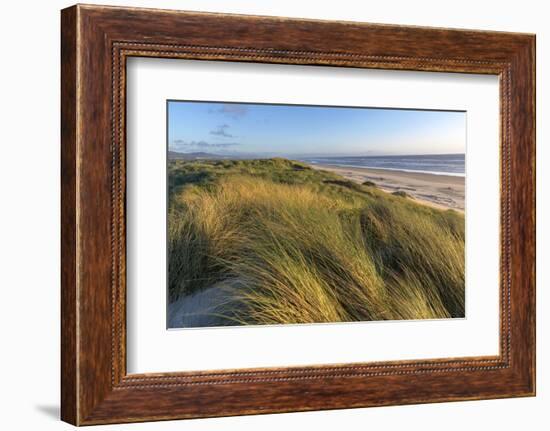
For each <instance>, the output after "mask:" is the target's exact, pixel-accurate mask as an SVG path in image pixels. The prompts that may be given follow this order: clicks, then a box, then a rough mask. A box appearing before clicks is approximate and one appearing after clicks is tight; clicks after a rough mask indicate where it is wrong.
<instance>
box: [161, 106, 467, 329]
mask: <svg viewBox="0 0 550 431" xmlns="http://www.w3.org/2000/svg"><path fill="white" fill-rule="evenodd" d="M167 129H168V130H167V151H168V154H167V176H168V178H167V200H168V203H167V205H168V210H167V213H168V216H167V253H168V274H167V307H168V310H167V311H168V312H167V316H168V318H167V325H168V328H193V327H195V328H197V327H220V326H236V325H284V324H314V323H336V322H361V321H380V320H418V319H450V318H463V317H465V256H464V249H465V219H464V218H465V214H464V202H465V151H466V112H464V111H444V110H420V109H397V108H395V109H394V108H392V109H389V108H371V107H340V106H310V105H284V104H263V103H262V104H259V103H234V102H231V103H226V102H209V101H178V100H170V101H168V102H167Z"/></svg>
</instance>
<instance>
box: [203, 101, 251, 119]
mask: <svg viewBox="0 0 550 431" xmlns="http://www.w3.org/2000/svg"><path fill="white" fill-rule="evenodd" d="M209 112H210V113H211V114H214V113H218V114H223V115H226V116H228V117H231V118H234V119H238V118H241V117H244V116H245V115H246V114H247V113H248V107H247V106H246V105H240V104H238V103H224V104H223V105H222V106H221V107H220V108H218V109H211V110H210V111H209Z"/></svg>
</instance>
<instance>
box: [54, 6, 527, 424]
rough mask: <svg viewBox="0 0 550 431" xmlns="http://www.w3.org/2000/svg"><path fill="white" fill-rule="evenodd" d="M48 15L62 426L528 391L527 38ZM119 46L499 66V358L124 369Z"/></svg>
mask: <svg viewBox="0 0 550 431" xmlns="http://www.w3.org/2000/svg"><path fill="white" fill-rule="evenodd" d="M61 17H62V20H61V21H62V23H61V24H62V26H61V49H62V62H61V73H62V81H61V82H62V93H61V107H62V109H61V120H62V134H61V135H62V136H61V141H62V142H61V164H62V181H61V191H62V197H61V201H62V202H61V205H62V238H61V240H62V241H61V245H62V247H61V253H62V286H61V292H62V295H61V296H62V298H61V302H62V304H61V305H62V316H61V317H62V325H61V331H62V334H61V335H62V336H61V339H62V344H61V354H62V355H61V356H62V363H61V366H62V373H61V374H62V379H61V417H62V419H63V420H64V421H67V422H69V423H72V424H75V425H89V424H102V423H116V422H138V421H150V420H165V419H179V418H195V417H211V416H229V415H241V414H257V413H273V412H288V411H307V410H321V409H336V408H352V407H367V406H380V405H392V404H412V403H425V402H441V401H454V400H473V399H489V398H502V397H513V396H532V395H534V394H535V103H534V102H535V36H534V35H529V34H517V33H503V32H502V33H501V32H486V31H471V30H450V29H435V28H424V27H403V26H391V25H377V24H363V23H352V22H331V21H314V20H297V19H286V18H274V17H255V16H243V15H221V14H211V13H196V12H179V11H168V10H155V9H134V8H119V7H104V6H92V5H89V6H83V5H77V6H73V7H70V8H67V9H64V10H63V11H62V14H61ZM205 28H208V31H205V30H204V29H205ZM335 35H337V36H336V37H335ZM132 56H134V57H135V56H138V57H162V58H179V59H195V60H205V61H208V60H218V61H220V60H221V61H240V62H253V63H254V62H256V63H284V64H296V65H330V66H340V67H354V68H370V69H373V68H374V69H393V70H417V71H441V72H460V73H481V74H493V75H498V76H499V78H500V107H501V109H500V118H501V121H500V150H501V151H500V154H501V164H500V165H501V194H500V208H501V211H500V220H495V223H500V247H501V253H500V256H501V259H500V310H499V312H500V332H499V336H500V351H499V355H498V356H494V357H493V356H491V357H465V358H441V359H430V360H411V361H390V362H376V363H353V364H338V365H326V366H318V365H315V366H301V367H279V368H265V369H256V368H255V369H239V370H227V371H209V370H205V371H201V372H179V373H156V374H127V372H126V317H125V316H126V308H125V307H126V303H125V301H126V284H125V283H126V266H125V264H126V262H125V255H126V246H125V239H126V238H125V199H126V195H125V193H126V171H125V169H126V164H125V160H126V157H125V151H126V137H125V130H126V123H125V121H126V111H125V99H126V59H127V58H128V57H132Z"/></svg>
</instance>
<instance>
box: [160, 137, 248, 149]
mask: <svg viewBox="0 0 550 431" xmlns="http://www.w3.org/2000/svg"><path fill="white" fill-rule="evenodd" d="M237 145H239V143H238V142H207V141H186V140H184V139H174V140H173V141H172V142H171V144H170V146H169V147H170V150H172V151H187V150H190V149H193V148H228V147H235V146H237Z"/></svg>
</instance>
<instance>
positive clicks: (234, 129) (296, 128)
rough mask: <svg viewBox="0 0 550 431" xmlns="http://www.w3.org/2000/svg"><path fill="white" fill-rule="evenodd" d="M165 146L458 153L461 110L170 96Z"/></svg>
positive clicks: (254, 151) (253, 151)
mask: <svg viewBox="0 0 550 431" xmlns="http://www.w3.org/2000/svg"><path fill="white" fill-rule="evenodd" d="M168 147H169V149H170V150H171V151H179V152H183V153H190V152H198V151H201V152H209V153H215V154H225V155H231V154H235V155H268V156H274V155H281V156H292V155H316V156H319V155H327V156H330V155H333V156H343V155H357V156H359V155H366V156H368V155H392V154H396V155H399V154H453V153H464V152H465V147H466V113H465V112H453V111H421V110H404V109H377V108H341V107H318V106H301V105H269V104H245V103H218V102H185V101H169V102H168Z"/></svg>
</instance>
